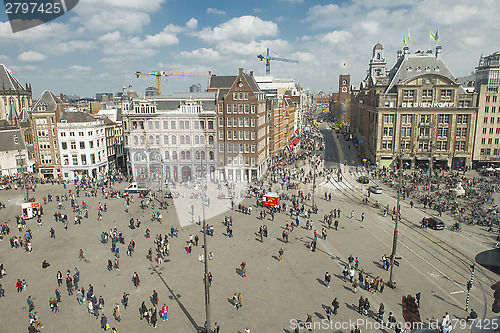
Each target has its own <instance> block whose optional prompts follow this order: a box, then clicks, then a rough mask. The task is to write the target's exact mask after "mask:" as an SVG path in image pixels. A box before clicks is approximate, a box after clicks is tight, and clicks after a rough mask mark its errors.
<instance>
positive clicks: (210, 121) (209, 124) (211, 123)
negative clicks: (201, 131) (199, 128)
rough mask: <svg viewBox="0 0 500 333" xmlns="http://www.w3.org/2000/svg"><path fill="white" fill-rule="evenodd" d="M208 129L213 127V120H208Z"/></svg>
mask: <svg viewBox="0 0 500 333" xmlns="http://www.w3.org/2000/svg"><path fill="white" fill-rule="evenodd" d="M208 129H214V121H213V120H209V121H208Z"/></svg>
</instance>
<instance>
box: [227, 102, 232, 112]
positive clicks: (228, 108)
mask: <svg viewBox="0 0 500 333" xmlns="http://www.w3.org/2000/svg"><path fill="white" fill-rule="evenodd" d="M227 113H231V104H228V105H227Z"/></svg>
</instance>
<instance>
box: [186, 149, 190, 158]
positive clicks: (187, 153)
mask: <svg viewBox="0 0 500 333" xmlns="http://www.w3.org/2000/svg"><path fill="white" fill-rule="evenodd" d="M190 159H191V151H189V150H187V151H186V160H190Z"/></svg>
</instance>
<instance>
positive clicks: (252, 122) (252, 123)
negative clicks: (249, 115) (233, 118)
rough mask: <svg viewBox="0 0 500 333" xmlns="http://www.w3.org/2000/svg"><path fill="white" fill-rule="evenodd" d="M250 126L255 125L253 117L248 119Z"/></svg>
mask: <svg viewBox="0 0 500 333" xmlns="http://www.w3.org/2000/svg"><path fill="white" fill-rule="evenodd" d="M250 127H255V119H250Z"/></svg>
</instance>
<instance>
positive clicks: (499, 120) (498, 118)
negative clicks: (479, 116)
mask: <svg viewBox="0 0 500 333" xmlns="http://www.w3.org/2000/svg"><path fill="white" fill-rule="evenodd" d="M483 123H484V124H487V123H488V117H484V119H483ZM494 123H495V117H490V124H494ZM497 123H498V124H500V117H497Z"/></svg>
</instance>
